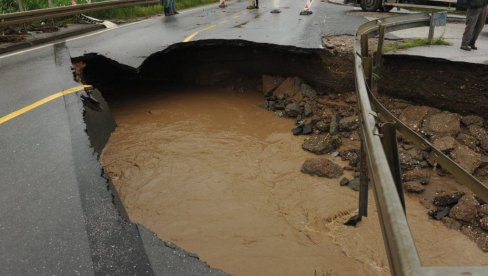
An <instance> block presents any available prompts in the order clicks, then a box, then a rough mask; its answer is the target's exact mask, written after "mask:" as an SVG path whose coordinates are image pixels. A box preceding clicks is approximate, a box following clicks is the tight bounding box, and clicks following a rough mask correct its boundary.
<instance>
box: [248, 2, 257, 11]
mask: <svg viewBox="0 0 488 276" xmlns="http://www.w3.org/2000/svg"><path fill="white" fill-rule="evenodd" d="M247 9H259V0H248V1H247Z"/></svg>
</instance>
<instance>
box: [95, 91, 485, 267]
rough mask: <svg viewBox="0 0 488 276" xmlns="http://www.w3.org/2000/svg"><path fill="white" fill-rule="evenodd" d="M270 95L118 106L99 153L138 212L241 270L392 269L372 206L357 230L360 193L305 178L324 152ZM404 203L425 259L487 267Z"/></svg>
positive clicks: (153, 99) (465, 244)
mask: <svg viewBox="0 0 488 276" xmlns="http://www.w3.org/2000/svg"><path fill="white" fill-rule="evenodd" d="M262 100H263V97H262V95H260V94H259V93H258V92H253V91H246V92H237V91H230V90H226V89H212V90H210V89H187V90H185V91H181V90H180V91H172V92H166V93H164V94H160V95H150V96H147V95H146V96H144V97H137V98H131V99H130V101H129V100H128V101H118V102H113V103H112V104H111V108H112V111H113V114H114V117H115V119H116V121H117V123H118V128H117V129H116V131H115V133H114V134H112V136H111V138H110V141H109V143H108V145H107V146H106V148H105V150H104V152H103V154H102V158H101V160H102V163H103V165H104V167H105V169H106V171H107V172H108V174H109V175H110V176H111V178H112V180H113V182H114V184H115V186H116V188H117V190H118V192H119V194H120V197H121V199H122V201H123V203H124V205H125V207H126V209H127V212H128V214H129V216H130V219H131V220H132V221H134V222H136V223H139V224H143V225H145V226H146V227H148V228H149V229H151V230H152V231H154V232H155V233H156V234H157V235H158V236H159V237H160V238H161V239H163V240H167V241H171V242H173V243H175V244H177V245H179V246H181V247H182V248H184V249H186V250H188V251H191V252H194V253H197V254H198V255H199V256H200V258H201V259H202V260H204V261H206V262H208V263H209V265H210V266H213V267H217V268H221V269H223V270H224V271H226V272H228V273H231V274H235V275H314V272H315V271H316V272H317V274H318V275H322V273H325V272H331V273H332V275H389V274H390V273H389V269H388V261H387V258H386V255H385V251H384V246H383V241H382V235H381V230H380V227H379V224H378V217H377V213H376V210H375V206H374V203H373V202H370V206H369V207H370V208H369V213H370V216H369V217H367V218H365V219H364V220H363V221H362V222H361V223H360V224H359V226H358V227H357V228H351V227H347V226H344V225H343V223H344V221H346V220H347V219H348V218H349V217H350V216H352V215H354V214H355V212H356V211H357V208H356V206H357V200H358V194H357V193H356V192H354V191H352V190H350V189H348V188H344V187H340V186H339V183H338V182H339V179H332V180H331V179H326V178H319V177H312V176H309V175H305V174H302V173H301V172H300V167H301V165H302V163H303V161H304V160H305V159H306V158H310V157H316V155H314V154H311V153H308V152H305V151H303V150H302V149H301V144H302V142H303V139H304V137H303V136H300V137H295V136H293V135H291V132H290V129H291V128H293V126H294V124H293V120H290V119H284V118H279V117H277V116H275V115H274V114H273V113H272V112H269V111H266V110H263V109H261V108H259V107H258V106H257V105H258V103H259V102H261V101H262ZM357 143H358V142H357V141H348V142H347V143H345V146H343V147H344V149H345V148H347V147H358V144H357ZM327 156H328V157H330V156H329V155H327ZM335 161H336V162H338V163H339V164H341V165H345V163H343V162H342V161H341V160H339V159H336V160H335ZM345 176H347V177H349V178H350V177H351V175H350V172H346V175H345ZM372 198H373V196H372V194H370V199H371V201H372ZM406 203H407V208H408V218H409V225H410V227H411V230H412V232H413V235H414V238H415V240H416V245H417V248H418V251H419V254H420V256H421V258H422V263H423V264H424V265H478V264H484V265H486V264H488V257H487V256H486V254H483V253H482V252H481V250H479V249H478V248H477V246H476V245H475V244H474V243H473V242H472V241H470V240H469V239H468V238H467V237H466V236H464V235H463V234H461V233H460V232H458V231H454V230H449V229H447V228H446V227H445V226H444V225H442V223H440V222H436V221H431V220H428V219H427V215H426V210H425V208H424V207H422V206H421V204H420V203H419V202H418V199H417V198H415V197H411V196H408V195H407V196H406Z"/></svg>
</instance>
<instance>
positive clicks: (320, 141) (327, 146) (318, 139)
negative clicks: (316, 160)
mask: <svg viewBox="0 0 488 276" xmlns="http://www.w3.org/2000/svg"><path fill="white" fill-rule="evenodd" d="M341 144H342V140H341V138H340V137H339V136H335V135H329V134H316V135H312V136H310V137H308V138H307V139H305V141H304V142H303V145H302V148H303V149H305V150H308V151H311V152H313V153H315V154H324V153H330V152H333V151H335V150H336V149H337V148H339V147H340V146H341Z"/></svg>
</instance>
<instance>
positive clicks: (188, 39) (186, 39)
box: [183, 32, 198, 42]
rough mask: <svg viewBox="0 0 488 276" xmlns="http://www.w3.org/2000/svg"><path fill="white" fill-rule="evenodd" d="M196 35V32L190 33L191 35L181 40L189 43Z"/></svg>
mask: <svg viewBox="0 0 488 276" xmlns="http://www.w3.org/2000/svg"><path fill="white" fill-rule="evenodd" d="M197 34H198V32H194V33H192V34H191V35H189V36H187V37H186V38H185V39H183V42H188V41H190V40H191V39H192V38H194V37H195V36H196V35H197Z"/></svg>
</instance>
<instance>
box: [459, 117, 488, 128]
mask: <svg viewBox="0 0 488 276" xmlns="http://www.w3.org/2000/svg"><path fill="white" fill-rule="evenodd" d="M461 122H462V123H463V124H464V125H465V126H470V125H477V126H483V123H484V122H485V120H484V119H483V118H481V117H480V116H476V115H468V116H464V117H463V118H461Z"/></svg>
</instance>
